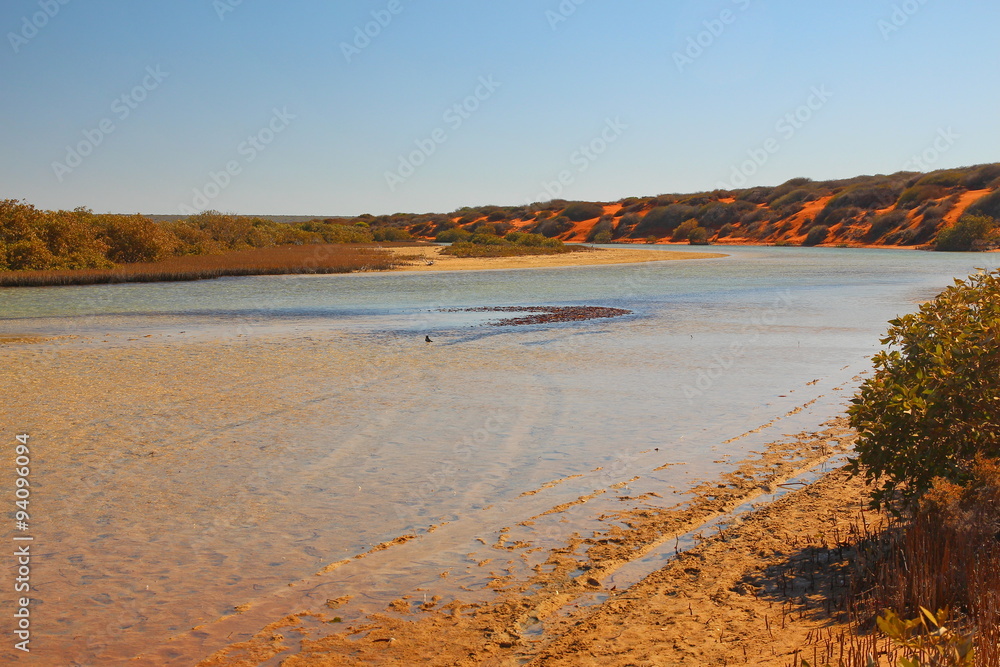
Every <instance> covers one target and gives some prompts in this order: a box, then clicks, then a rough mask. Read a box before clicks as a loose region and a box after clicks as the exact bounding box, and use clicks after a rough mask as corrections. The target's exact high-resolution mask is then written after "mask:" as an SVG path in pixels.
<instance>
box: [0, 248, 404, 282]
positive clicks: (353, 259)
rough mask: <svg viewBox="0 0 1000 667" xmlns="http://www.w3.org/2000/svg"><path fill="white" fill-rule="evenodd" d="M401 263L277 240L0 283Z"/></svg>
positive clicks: (0, 277) (374, 267)
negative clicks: (276, 242) (271, 244)
mask: <svg viewBox="0 0 1000 667" xmlns="http://www.w3.org/2000/svg"><path fill="white" fill-rule="evenodd" d="M402 263H403V262H402V261H401V259H400V258H399V257H398V256H397V255H394V254H392V253H390V252H388V251H385V250H382V249H381V248H379V247H377V246H361V245H339V244H320V245H298V246H277V247H273V248H259V249H255V250H242V251H237V252H230V253H225V254H222V255H189V256H184V257H172V258H170V259H167V260H163V261H160V262H150V263H143V264H124V265H121V266H118V267H116V268H114V269H83V270H77V271H70V270H66V271H8V272H2V273H0V287H41V286H49V285H95V284H105V283H130V282H161V281H180V280H205V279H210V278H221V277H223V276H261V275H282V274H292V273H351V272H355V271H384V270H387V269H391V268H394V267H396V266H399V265H400V264H402Z"/></svg>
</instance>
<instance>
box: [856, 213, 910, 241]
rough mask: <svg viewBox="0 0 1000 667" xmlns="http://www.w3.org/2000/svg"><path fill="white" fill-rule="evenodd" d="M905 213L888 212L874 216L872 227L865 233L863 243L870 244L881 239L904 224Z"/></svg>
mask: <svg viewBox="0 0 1000 667" xmlns="http://www.w3.org/2000/svg"><path fill="white" fill-rule="evenodd" d="M906 221H907V215H906V211H900V210H895V211H889V212H888V213H882V214H881V215H877V216H875V219H874V220H872V226H871V227H870V228H869V229H868V231H867V232H866V233H865V241H867V242H869V243H872V242H874V241H877V240H878V239H880V238H882V237H883V236H885V235H886V234H888V233H889V232H891V231H895V230H897V229H899V228H900V227H902V226H903V225H905V224H906Z"/></svg>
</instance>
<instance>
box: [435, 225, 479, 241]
mask: <svg viewBox="0 0 1000 667" xmlns="http://www.w3.org/2000/svg"><path fill="white" fill-rule="evenodd" d="M471 237H472V232H470V231H469V230H467V229H462V228H461V227H455V228H454V229H446V230H444V231H443V232H438V234H437V236H435V237H434V240H435V241H437V242H438V243H457V242H458V241H468V240H469V239H470V238H471Z"/></svg>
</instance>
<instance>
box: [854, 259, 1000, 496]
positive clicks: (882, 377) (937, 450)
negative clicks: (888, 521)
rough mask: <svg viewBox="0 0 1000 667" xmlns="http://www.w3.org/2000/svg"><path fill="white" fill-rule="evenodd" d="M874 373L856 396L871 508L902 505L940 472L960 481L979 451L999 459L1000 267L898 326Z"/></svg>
mask: <svg viewBox="0 0 1000 667" xmlns="http://www.w3.org/2000/svg"><path fill="white" fill-rule="evenodd" d="M889 325H890V327H889V330H888V331H887V334H886V336H885V338H883V339H882V344H883V345H886V346H888V347H887V349H885V350H883V351H881V352H879V353H878V354H876V355H875V356H874V357H873V365H874V368H875V373H874V375H873V376H872V377H871V378H870V379H868V380H867V381H866V382H865V383H864V384H863V385H862V386H861V388H860V389H859V391H858V393H857V395H856V396H855V397H854V399H852V405H851V407H850V408H849V409H848V414H849V415H850V419H851V425H852V426H853V427H854V428H855V429H857V430H858V432H859V434H860V439H859V441H858V445H857V453H858V456H857V459H856V460H855V462H854V463H852V470H853V471H854V472H855V473H856V474H857V473H858V472H860V471H861V470H862V469H863V470H864V471H865V476H866V478H867V479H869V480H870V481H875V482H878V484H877V486H876V487H875V490H874V492H873V494H872V504H873V505H874V506H876V507H885V508H888V509H892V510H894V511H898V509H899V506H900V505H901V506H904V507H905V506H907V505H909V504H911V503H912V502H913V501H915V500H916V499H917V498H918V497H919V496H920V495H921V494H922V493H923V492H924V491H926V490H927V489H928V488H929V487H930V485H931V483H932V481H933V480H934V478H935V477H944V478H946V479H949V480H951V481H955V482H958V483H961V482H962V481H963V480H964V479H966V478H967V477H968V471H969V467H970V465H971V463H972V460H973V458H974V457H975V455H976V454H977V453H984V454H986V455H989V456H998V455H1000V414H998V413H997V409H996V408H997V406H998V405H1000V349H998V346H997V344H996V343H997V340H998V337H1000V273H998V272H993V273H979V274H976V275H973V276H971V277H970V278H969V279H967V280H965V281H960V280H958V281H955V284H954V285H953V286H951V287H949V288H948V289H947V290H945V291H944V292H942V293H941V294H940V295H939V296H938V297H937V298H936V299H935V300H934V301H932V302H929V303H926V304H924V305H922V306H921V308H920V310H919V312H917V313H914V314H910V315H904V316H902V317H899V318H896V319H894V320H891V321H890V322H889Z"/></svg>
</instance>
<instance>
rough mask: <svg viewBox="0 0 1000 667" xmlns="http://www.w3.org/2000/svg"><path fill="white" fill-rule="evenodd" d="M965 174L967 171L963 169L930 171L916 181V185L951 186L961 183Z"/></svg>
mask: <svg viewBox="0 0 1000 667" xmlns="http://www.w3.org/2000/svg"><path fill="white" fill-rule="evenodd" d="M966 176H967V172H966V171H965V170H964V169H943V170H941V171H932V172H931V173H929V174H927V175H926V176H924V177H923V178H921V179H920V180H919V181H917V185H918V186H920V185H937V186H940V187H943V188H953V187H956V186H958V185H961V184H962V182H963V181H964V180H965V178H966Z"/></svg>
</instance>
